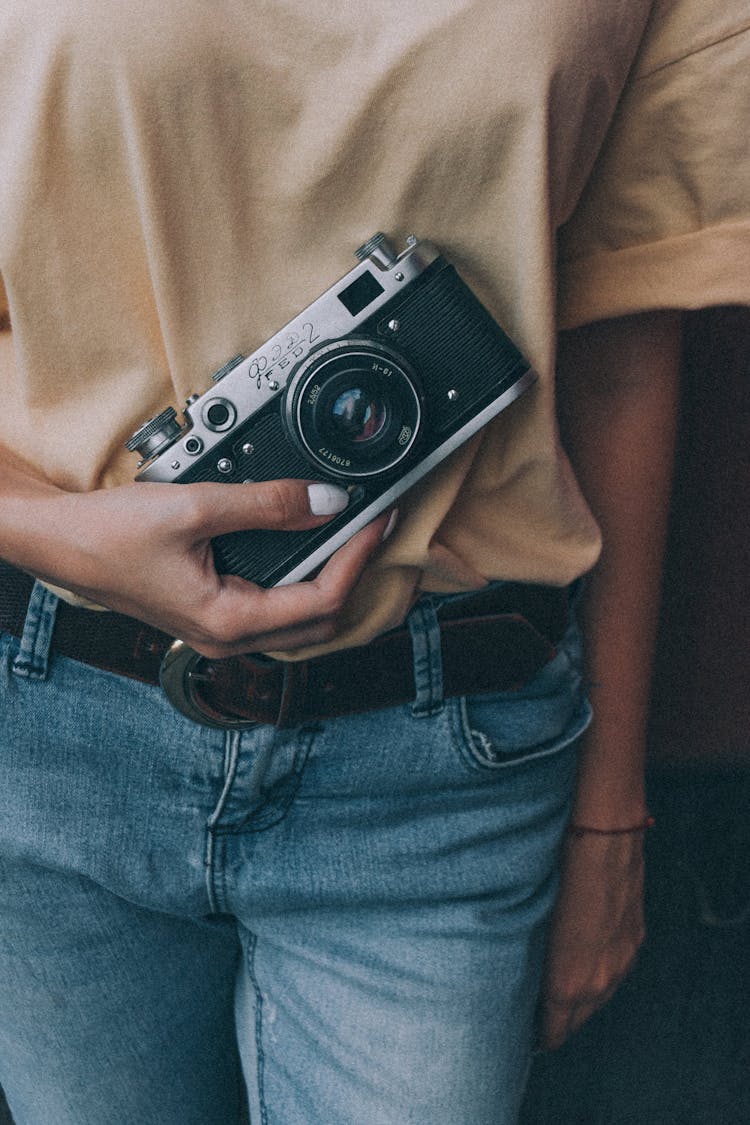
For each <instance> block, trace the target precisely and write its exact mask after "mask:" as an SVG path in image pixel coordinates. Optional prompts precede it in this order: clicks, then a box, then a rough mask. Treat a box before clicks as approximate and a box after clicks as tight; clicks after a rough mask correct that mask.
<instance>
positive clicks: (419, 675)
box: [407, 597, 444, 719]
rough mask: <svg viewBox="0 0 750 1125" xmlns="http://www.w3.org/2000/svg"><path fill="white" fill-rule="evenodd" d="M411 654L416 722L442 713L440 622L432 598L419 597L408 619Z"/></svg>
mask: <svg viewBox="0 0 750 1125" xmlns="http://www.w3.org/2000/svg"><path fill="white" fill-rule="evenodd" d="M407 620H408V625H409V633H410V634H411V642H412V649H413V653H414V686H415V689H416V690H415V697H414V703H413V704H412V714H413V715H414V716H415V718H417V719H426V718H429V717H430V716H432V715H439V714H440V712H441V711H442V710H443V706H444V701H443V659H442V653H441V651H440V623H439V621H438V618H437V612H436V608H435V603H434V601H433V599H432V598H429V597H426V598H421V599H420V600H419V601H418V602H417V604H416V605H415V606H414V608H413V609H412V611H411V613H410V614H409V617H408V619H407Z"/></svg>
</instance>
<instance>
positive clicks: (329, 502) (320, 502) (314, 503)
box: [307, 484, 349, 516]
mask: <svg viewBox="0 0 750 1125" xmlns="http://www.w3.org/2000/svg"><path fill="white" fill-rule="evenodd" d="M307 495H308V496H309V498H310V511H311V512H312V514H313V515H314V516H332V515H333V514H334V513H335V512H343V510H344V508H345V507H346V505H347V504H348V503H349V493H348V492H347V491H346V489H344V488H338V487H337V486H336V485H335V484H308V486H307Z"/></svg>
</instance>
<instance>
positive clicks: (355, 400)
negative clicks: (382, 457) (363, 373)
mask: <svg viewBox="0 0 750 1125" xmlns="http://www.w3.org/2000/svg"><path fill="white" fill-rule="evenodd" d="M387 417H388V412H387V409H386V406H385V403H384V402H383V401H382V399H381V398H377V397H376V396H373V395H372V394H368V393H367V391H365V390H363V389H362V387H351V388H350V389H349V390H348V391H342V393H341V394H340V395H339V397H338V398H337V399H336V401H335V402H334V403H333V406H332V407H331V424H332V426H333V428H334V429H336V430H338V432H339V433H340V434H341V436H342V437H343V438H345V439H346V440H348V441H370V439H371V438H374V437H377V435H378V434H379V433H380V432H381V431H382V429H383V426H384V425H385V423H386V419H387Z"/></svg>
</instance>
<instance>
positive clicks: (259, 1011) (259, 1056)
mask: <svg viewBox="0 0 750 1125" xmlns="http://www.w3.org/2000/svg"><path fill="white" fill-rule="evenodd" d="M249 938H250V940H249V943H248V949H247V957H246V960H247V973H248V976H249V977H250V981H251V983H252V986H253V991H254V993H255V1053H256V1060H257V1063H256V1075H257V1092H258V1105H259V1106H260V1125H268V1110H267V1108H266V1100H265V1093H264V1089H263V1077H264V1069H265V1054H264V1052H263V1039H262V1035H263V993H262V992H261V990H260V984H259V983H258V978H257V977H256V975H255V949H256V946H257V944H258V939H257V937H256V935H255V934H250V935H249Z"/></svg>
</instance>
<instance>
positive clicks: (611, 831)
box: [568, 813, 656, 838]
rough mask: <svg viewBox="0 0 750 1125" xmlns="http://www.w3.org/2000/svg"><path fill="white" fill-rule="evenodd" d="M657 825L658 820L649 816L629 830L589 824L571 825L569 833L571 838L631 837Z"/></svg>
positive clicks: (628, 828) (631, 825) (632, 825)
mask: <svg viewBox="0 0 750 1125" xmlns="http://www.w3.org/2000/svg"><path fill="white" fill-rule="evenodd" d="M655 824H656V818H655V817H653V816H651V814H650V813H649V815H648V816H647V817H646V819H645V820H641V821H640V822H639V823H638V824H630V825H629V826H628V827H627V828H590V827H589V826H588V825H587V824H569V825H568V832H569V833H570V835H571V836H575V837H576V838H580V837H581V836H630V835H632V834H634V833H635V832H648V830H649V828H653V827H654V825H655Z"/></svg>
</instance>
